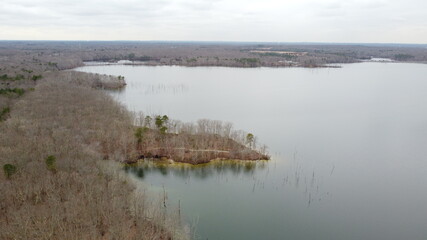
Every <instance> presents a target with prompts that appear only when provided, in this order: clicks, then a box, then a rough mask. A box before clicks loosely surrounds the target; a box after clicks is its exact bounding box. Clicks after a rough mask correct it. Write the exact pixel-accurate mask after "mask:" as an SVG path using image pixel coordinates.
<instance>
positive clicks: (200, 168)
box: [124, 160, 267, 179]
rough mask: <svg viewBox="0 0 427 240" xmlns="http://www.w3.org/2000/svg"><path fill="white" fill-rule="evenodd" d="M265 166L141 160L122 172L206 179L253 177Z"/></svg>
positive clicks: (142, 176) (263, 164) (228, 162)
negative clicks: (231, 176)
mask: <svg viewBox="0 0 427 240" xmlns="http://www.w3.org/2000/svg"><path fill="white" fill-rule="evenodd" d="M266 165H267V161H232V160H215V161H211V162H210V163H206V164H200V165H191V164H186V163H169V162H167V161H158V160H153V161H152V160H143V161H140V162H139V163H138V164H135V165H126V166H125V167H124V170H125V171H126V172H128V173H132V174H134V175H135V176H137V177H138V178H141V179H144V178H145V177H146V176H147V175H149V174H153V173H160V174H161V175H163V176H167V175H169V174H170V175H172V176H174V177H179V178H181V179H188V178H191V177H194V178H196V179H206V178H209V177H212V176H216V175H221V174H224V173H232V174H233V175H235V176H238V175H240V174H246V175H253V174H254V172H255V171H256V170H257V169H265V167H266Z"/></svg>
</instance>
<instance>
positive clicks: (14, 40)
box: [0, 39, 427, 46]
mask: <svg viewBox="0 0 427 240" xmlns="http://www.w3.org/2000/svg"><path fill="white" fill-rule="evenodd" d="M0 42H82V43H85V42H106V43H108V42H129V43H189V44H191V43H202V44H211V43H212V44H242V45H250V44H268V45H365V46H369V45H374V46H402V45H404V46H427V43H407V42H398V43H394V42H316V41H313V42H306V41H301V42H278V41H226V40H223V41H222V40H218V41H214V40H211V41H210V40H73V39H70V40H64V39H45V40H38V39H0Z"/></svg>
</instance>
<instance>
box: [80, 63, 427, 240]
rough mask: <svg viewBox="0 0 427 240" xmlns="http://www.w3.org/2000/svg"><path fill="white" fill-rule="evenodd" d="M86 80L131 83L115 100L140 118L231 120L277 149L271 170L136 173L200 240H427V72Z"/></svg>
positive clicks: (361, 68) (185, 72)
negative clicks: (175, 209) (193, 227)
mask: <svg viewBox="0 0 427 240" xmlns="http://www.w3.org/2000/svg"><path fill="white" fill-rule="evenodd" d="M78 70H80V71H87V72H96V73H105V74H112V75H124V76H125V78H126V81H127V82H128V86H127V87H126V89H125V90H123V91H120V92H115V93H112V94H113V95H114V96H115V97H117V99H118V100H119V101H121V102H123V103H124V104H126V105H127V106H128V108H129V109H130V110H136V111H144V112H146V113H151V114H167V115H169V116H170V117H172V118H175V119H180V120H183V121H196V120H197V119H200V118H209V119H218V120H223V121H230V122H233V123H234V126H235V128H236V129H244V130H246V131H249V132H252V133H254V134H255V135H257V136H258V137H259V141H260V142H262V143H265V144H266V145H268V146H269V151H270V153H271V154H272V155H273V157H274V159H273V160H272V161H269V162H267V163H266V162H258V163H252V164H237V163H228V162H222V163H215V164H210V165H208V166H204V167H194V168H191V167H188V166H187V167H185V166H175V167H163V166H156V165H153V164H150V163H146V164H142V165H141V167H140V168H139V169H134V170H133V171H131V172H133V173H134V174H132V176H134V177H135V178H137V179H140V180H141V182H143V184H148V185H150V186H152V188H153V189H163V186H164V187H165V189H166V191H167V192H168V202H167V204H168V206H177V205H178V202H179V201H180V203H181V212H182V214H183V215H184V218H185V220H186V221H187V222H189V223H194V222H196V223H197V232H196V234H197V236H198V237H199V238H200V239H325V240H326V239H327V240H335V239H337V240H353V239H354V240H361V239H375V240H377V239H388V240H389V239H396V240H403V239H408V240H409V239H413V240H418V239H420V240H421V239H422V240H425V239H427V206H426V205H427V187H426V183H427V107H426V103H427V65H421V64H399V63H361V64H350V65H344V66H343V68H340V69H301V68H287V69H274V68H257V69H239V68H219V67H218V68H217V67H211V68H206V67H198V68H186V67H141V66H140V67H132V66H87V67H83V68H80V69H78ZM161 191H162V190H161Z"/></svg>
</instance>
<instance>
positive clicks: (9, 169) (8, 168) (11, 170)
mask: <svg viewBox="0 0 427 240" xmlns="http://www.w3.org/2000/svg"><path fill="white" fill-rule="evenodd" d="M3 171H4V175H5V176H6V178H7V179H10V177H11V176H12V175H13V174H15V173H16V166H15V165H12V164H5V165H3Z"/></svg>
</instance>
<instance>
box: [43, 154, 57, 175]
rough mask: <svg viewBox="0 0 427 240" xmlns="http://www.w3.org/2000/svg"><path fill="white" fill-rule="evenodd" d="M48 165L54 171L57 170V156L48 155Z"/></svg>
mask: <svg viewBox="0 0 427 240" xmlns="http://www.w3.org/2000/svg"><path fill="white" fill-rule="evenodd" d="M45 162H46V167H47V169H49V170H50V171H52V172H56V157H55V156H53V155H49V156H47V158H46V160H45Z"/></svg>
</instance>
